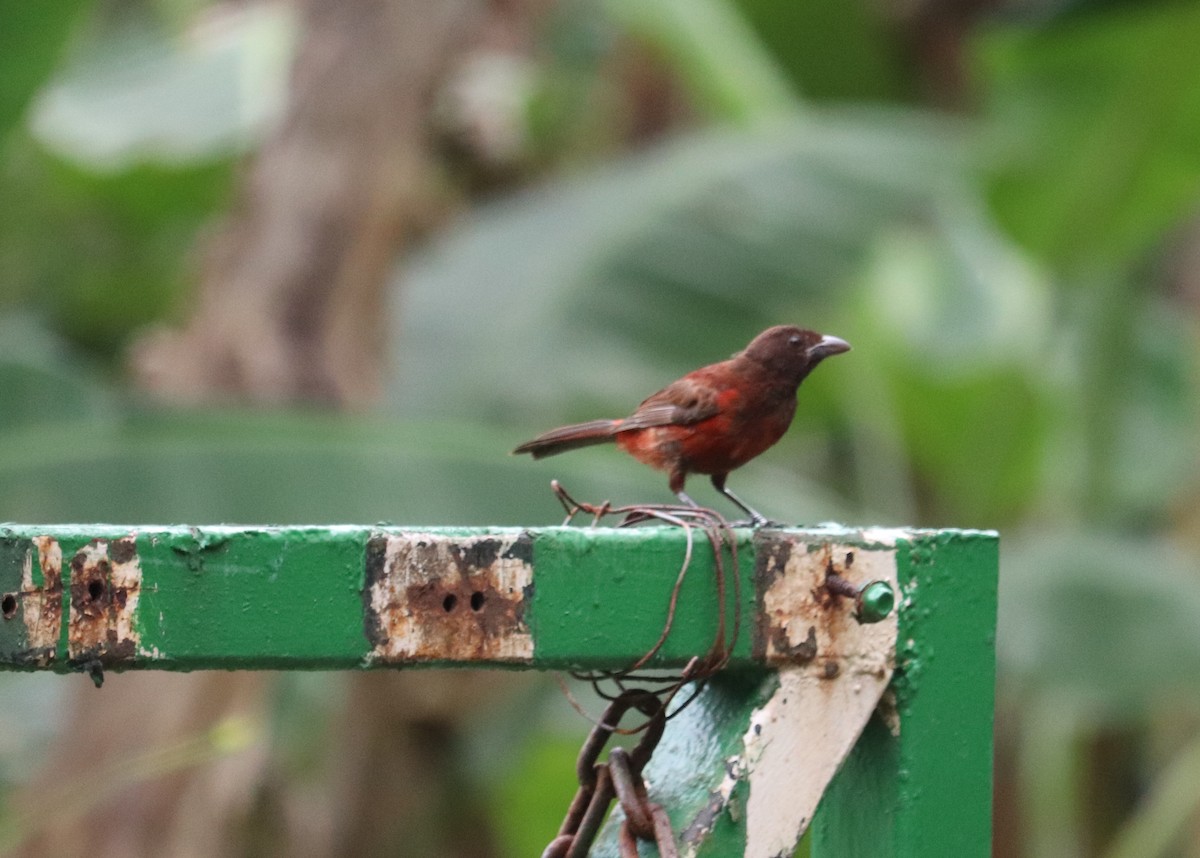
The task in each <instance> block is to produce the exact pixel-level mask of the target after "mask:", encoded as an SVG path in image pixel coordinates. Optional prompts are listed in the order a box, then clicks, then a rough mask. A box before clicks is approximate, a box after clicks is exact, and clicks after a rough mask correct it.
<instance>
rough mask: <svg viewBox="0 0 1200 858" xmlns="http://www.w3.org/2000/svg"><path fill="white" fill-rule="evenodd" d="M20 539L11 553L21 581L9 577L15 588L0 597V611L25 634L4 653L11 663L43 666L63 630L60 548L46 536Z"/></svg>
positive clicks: (51, 659) (49, 661)
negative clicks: (18, 563) (18, 567)
mask: <svg viewBox="0 0 1200 858" xmlns="http://www.w3.org/2000/svg"><path fill="white" fill-rule="evenodd" d="M21 542H22V543H23V544H21V545H15V546H13V548H15V549H16V550H15V552H14V554H13V555H10V557H13V559H16V558H19V562H20V567H21V569H20V581H19V582H18V581H16V580H15V579H10V580H12V584H11V585H10V586H14V585H15V589H14V590H13V591H12V592H7V593H4V594H3V596H2V597H0V613H2V614H3V617H4V621H5V622H8V621H11V622H13V623H18V624H19V626H18V627H19V628H20V629H22V630H23V632H24V634H23V635H19V636H18V637H17V641H18V643H17V648H16V649H15V650H10V651H9V652H7V653H5V656H6V660H9V661H11V662H12V663H16V664H21V665H28V666H34V667H45V666H47V665H48V664H50V663H51V662H52V661H54V657H55V653H56V651H57V648H58V639H59V636H60V634H61V632H62V595H63V584H62V551H61V550H60V549H59V547H58V542H57V541H55V540H54V539H53V538H52V537H49V536H39V537H36V538H34V539H31V540H22V541H21ZM35 555H36V558H35ZM35 563H36V566H35ZM13 571H15V570H13ZM35 573H36V574H35Z"/></svg>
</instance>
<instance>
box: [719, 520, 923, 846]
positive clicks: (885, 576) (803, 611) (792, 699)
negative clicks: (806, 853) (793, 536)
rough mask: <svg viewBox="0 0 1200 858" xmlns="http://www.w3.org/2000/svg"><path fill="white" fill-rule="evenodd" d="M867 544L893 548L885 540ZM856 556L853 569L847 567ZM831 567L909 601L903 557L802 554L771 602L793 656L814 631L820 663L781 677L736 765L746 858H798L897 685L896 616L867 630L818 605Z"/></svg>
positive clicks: (843, 606)
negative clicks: (742, 783)
mask: <svg viewBox="0 0 1200 858" xmlns="http://www.w3.org/2000/svg"><path fill="white" fill-rule="evenodd" d="M866 538H867V539H870V540H871V541H872V542H881V543H885V541H884V540H883V539H881V538H880V537H879V536H867V537H866ZM885 544H887V543H885ZM848 553H852V554H853V556H854V557H853V562H852V563H851V564H849V565H848V566H844V565H843V564H844V561H845V558H846V555H847V554H848ZM831 558H832V559H833V560H834V562H835V564H838V565H839V572H840V573H841V574H843V575H844V577H846V578H847V579H848V580H850V581H851V582H852V583H854V584H856V585H860V586H861V585H862V584H865V583H867V582H868V581H877V580H883V581H887V582H888V583H890V584H891V585H892V587H893V588H895V591H896V592H897V593H900V588H899V582H898V581H897V578H896V559H895V552H894V551H880V550H870V549H864V548H862V547H861V546H850V545H820V546H815V547H814V548H813V550H812V551H809V549H808V548H807V547H805V546H803V545H799V544H797V545H795V546H794V549H793V551H792V553H791V555H790V557H789V558H788V561H787V564H786V567H785V569H784V570H783V572H782V573H781V574H780V575H779V576H778V577H777V578H776V580H775V581H774V582H773V584H772V586H771V587H770V588H769V589H768V591H767V593H766V594H764V608H765V609H766V611H767V612H768V614H769V616H770V617H771V618H772V622H774V623H778V624H780V626H779V628H781V629H782V631H783V632H784V633H785V635H786V640H787V643H788V644H789V645H790V646H792V647H795V646H797V645H799V644H802V643H803V642H804V641H805V640H806V638H808V635H809V630H810V629H812V630H813V634H814V636H815V638H816V644H817V646H816V656H815V658H813V659H812V660H811V661H810V662H808V663H806V664H799V665H793V666H789V667H785V668H784V669H782V670H781V671H780V674H779V689H778V690H777V691H776V692H775V693H774V694H773V695H772V697H771V699H770V700H768V701H767V702H766V703H765V704H764V705H763V706H762V707H761V708H759V709H757V710H756V711H755V712H754V714H753V716H752V717H751V719H750V724H749V727H748V729H747V730H746V733H745V735H744V737H743V740H742V744H743V751H742V755H741V756H742V761H741V762H740V763H739V764H737V765H731V768H734V769H744V770H745V771H746V772H747V773H748V774H747V777H748V779H749V786H750V789H749V798H748V800H747V802H746V851H745V856H746V858H776V856H779V855H781V854H791V851H792V850H793V849H794V848H795V845H796V842H797V841H798V840H799V838H800V836H801V834H803V833H804V830H805V829H806V828H807V827H808V824H809V822H811V820H812V817H813V814H814V812H815V811H816V808H817V804H818V802H819V801H820V800H821V796H822V794H823V793H824V791H825V788H826V787H827V786H828V784H829V781H830V780H831V779H832V778H833V776H834V774H836V772H837V770H838V768H839V767H840V766H841V764H842V761H843V760H844V759H845V757H846V755H847V754H848V753H849V752H850V750H851V748H853V747H854V743H855V742H857V741H858V737H859V735H860V734H861V733H862V730H863V728H864V727H865V726H866V724H867V721H868V719H869V718H870V717H871V713H872V712H873V711H874V710H875V708H876V706H878V704H879V702H880V699H881V697H882V696H883V694H884V692H885V690H886V689H887V687H888V683H889V682H890V681H891V678H892V670H893V667H894V664H895V651H896V637H897V620H896V614H895V612H893V613H892V615H891V616H889V617H887V618H886V619H885V620H883V621H882V622H879V623H874V624H868V625H860V624H859V623H858V622H857V621H855V620H854V619H853V618H852V617H851V613H852V609H851V606H850V604H849V603H848V601H845V600H843V601H842V602H841V603H839V604H837V605H834V606H833V607H832V608H831V607H822V606H821V604H820V600H819V599H817V598H815V597H814V594H815V593H817V592H818V591H819V589H820V587H821V586H822V584H823V582H824V579H825V574H826V568H827V566H828V564H829V562H830V560H831ZM768 649H769V653H768V654H769V656H770V655H772V654H774V655H778V656H782V655H784V654H785V653H782V652H780V653H775V652H774V651H773V650H772V649H771V642H770V641H768ZM831 673H833V674H834V675H831ZM727 780H728V779H727ZM730 790H732V788H730Z"/></svg>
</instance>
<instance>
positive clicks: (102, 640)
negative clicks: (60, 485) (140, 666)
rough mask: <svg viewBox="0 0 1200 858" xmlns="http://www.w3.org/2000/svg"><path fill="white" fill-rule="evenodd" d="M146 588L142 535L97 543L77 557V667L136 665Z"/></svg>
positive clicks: (73, 624) (71, 643) (73, 636)
mask: <svg viewBox="0 0 1200 858" xmlns="http://www.w3.org/2000/svg"><path fill="white" fill-rule="evenodd" d="M141 587H142V568H141V564H140V561H139V559H138V555H137V542H136V536H135V535H133V534H130V535H129V536H125V537H122V538H121V539H115V540H111V541H110V540H105V539H93V540H92V541H91V542H89V543H88V544H87V545H85V546H84V547H83V548H81V549H79V551H77V552H75V556H74V557H72V558H71V614H70V619H69V620H68V624H67V654H68V655H69V657H70V659H71V661H72V662H74V663H87V662H94V661H99V662H100V663H101V664H103V665H106V666H107V665H112V664H119V663H120V662H125V661H132V660H133V658H134V656H136V655H137V653H138V633H137V629H136V627H135V625H134V617H135V616H136V614H137V603H138V598H139V596H140V593H141Z"/></svg>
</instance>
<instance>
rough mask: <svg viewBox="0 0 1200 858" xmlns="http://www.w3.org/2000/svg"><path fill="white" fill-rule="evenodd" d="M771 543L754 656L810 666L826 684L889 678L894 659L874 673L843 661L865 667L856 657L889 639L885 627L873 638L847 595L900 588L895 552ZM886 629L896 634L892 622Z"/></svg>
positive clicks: (760, 572)
mask: <svg viewBox="0 0 1200 858" xmlns="http://www.w3.org/2000/svg"><path fill="white" fill-rule="evenodd" d="M769 539H770V541H764V543H763V544H762V545H761V546H759V548H758V551H757V552H756V557H757V562H756V569H755V576H756V583H757V588H756V589H757V593H758V602H759V613H758V617H759V627H758V628H756V629H755V635H754V645H755V653H754V654H755V656H756V657H758V658H760V659H763V660H765V661H766V662H768V663H769V664H774V665H778V666H785V665H807V666H809V667H811V669H812V670H813V671H814V675H817V676H819V677H822V678H826V679H830V678H833V677H836V676H838V675H839V674H840V673H842V672H845V671H846V670H849V671H850V672H852V673H855V672H859V671H861V670H870V671H871V672H875V673H878V672H879V671H882V670H887V671H890V670H891V669H892V662H893V661H894V654H892V653H890V652H889V654H888V656H887V660H886V663H880V664H872V665H870V666H869V667H868V666H867V665H865V664H858V663H856V664H853V665H849V664H844V663H843V662H844V661H845V660H846V659H847V658H849V659H851V660H854V661H856V662H857V661H861V658H860V656H859V655H857V654H860V653H863V652H867V651H870V650H871V647H870V646H869V644H870V643H871V642H872V641H874V640H875V639H877V638H878V639H880V640H883V639H884V638H885V637H886V636H887V635H888V634H889V631H888V629H887V628H884V629H880V630H879V631H878V632H876V633H872V632H871V630H870V627H869V626H864V625H861V624H860V623H859V622H858V621H857V620H855V619H854V603H853V600H852V599H847V598H846V595H847V593H848V592H849V589H847V588H850V589H854V588H856V587H857V586H858V585H859V584H861V583H863V582H866V581H871V580H887V581H890V582H892V584H893V586H897V588H898V584H897V582H896V573H895V554H894V552H893V551H884V550H865V549H862V548H857V547H854V546H846V545H839V544H837V543H822V544H818V545H807V544H804V543H794V542H791V541H788V540H784V539H779V537H778V536H771V537H769ZM831 582H832V584H833V586H830V583H831ZM842 590H847V592H841V591H842ZM885 625H886V626H890V628H891V629H892V631H891V632H890V633H891V634H893V635H894V628H895V617H894V616H893V617H892V618H890V621H888V622H886V623H885ZM876 660H877V659H876Z"/></svg>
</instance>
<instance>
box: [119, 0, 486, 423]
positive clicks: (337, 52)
mask: <svg viewBox="0 0 1200 858" xmlns="http://www.w3.org/2000/svg"><path fill="white" fill-rule="evenodd" d="M482 14H483V7H482V5H481V4H480V3H479V2H475V0H444V2H439V3H423V2H420V1H419V0H406V2H390V1H389V0H345V1H344V2H338V0H304V2H303V3H302V4H301V22H302V26H303V33H304V35H303V37H302V43H301V45H300V49H299V54H298V56H297V59H296V64H295V67H294V70H293V79H292V99H291V103H290V105H289V108H288V110H287V112H286V115H285V116H284V117H283V120H282V124H281V125H280V127H279V128H278V129H277V130H276V131H275V133H274V134H273V135H272V136H271V138H270V139H269V140H268V141H267V142H266V144H265V145H264V146H263V148H262V150H261V151H260V152H259V154H258V155H257V157H256V158H255V159H254V160H253V162H252V163H251V164H250V165H249V167H248V169H247V172H246V174H245V176H244V177H243V180H242V182H241V184H240V187H239V188H238V190H237V194H236V199H235V203H234V206H233V210H232V213H231V214H230V215H229V216H228V217H227V219H226V221H225V223H224V224H222V225H221V226H220V227H218V229H217V231H216V234H215V236H213V238H212V240H211V242H210V243H209V246H208V248H207V252H206V255H205V262H204V266H203V271H202V276H201V279H200V283H199V288H198V293H197V306H196V307H195V311H194V313H193V314H192V316H191V318H190V319H189V321H188V323H187V325H186V326H185V327H184V328H183V329H182V330H177V331H158V332H156V333H155V334H153V335H151V336H149V337H147V338H146V339H144V340H143V341H142V342H141V343H140V344H139V345H138V346H137V347H136V348H135V350H134V355H133V368H134V371H135V373H136V375H137V377H138V380H139V381H140V383H141V385H142V386H143V387H145V388H146V389H148V390H151V391H153V392H155V393H157V394H159V395H161V396H164V397H167V398H174V399H180V400H183V401H193V402H211V401H213V400H214V399H217V398H229V399H237V400H245V401H249V402H256V403H263V402H294V401H306V402H323V403H328V404H332V405H352V406H355V405H357V406H361V405H364V404H367V403H369V402H371V401H372V399H373V398H374V397H375V395H376V393H377V392H378V390H379V387H380V364H381V361H380V355H381V351H382V346H383V338H384V330H383V325H384V319H385V317H386V315H385V313H384V287H385V284H386V282H387V275H388V273H389V272H390V271H391V269H392V266H393V263H394V261H395V259H396V256H397V254H398V253H399V252H400V251H401V250H402V249H403V247H404V246H405V245H406V244H407V243H408V242H409V241H411V239H412V238H413V237H414V235H416V234H417V233H419V232H420V231H422V230H423V229H424V228H426V227H427V226H428V225H429V224H430V223H431V222H432V221H434V220H435V219H436V218H437V216H438V215H439V214H440V207H441V203H440V202H439V201H438V198H437V196H436V195H435V194H434V192H433V188H434V184H435V183H434V179H433V175H434V170H433V169H432V167H433V164H432V157H431V154H430V125H429V108H430V105H431V102H432V101H433V99H434V96H435V92H436V88H437V86H438V85H439V83H440V82H441V81H442V79H443V78H444V76H445V75H446V73H447V71H448V70H449V68H450V67H451V65H452V63H453V61H454V59H455V57H456V55H457V54H458V52H460V51H461V50H462V49H463V48H464V47H465V45H466V44H467V42H468V40H469V39H470V38H471V37H472V36H473V35H474V34H475V32H476V31H477V28H478V26H479V22H480V19H481V18H482Z"/></svg>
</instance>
